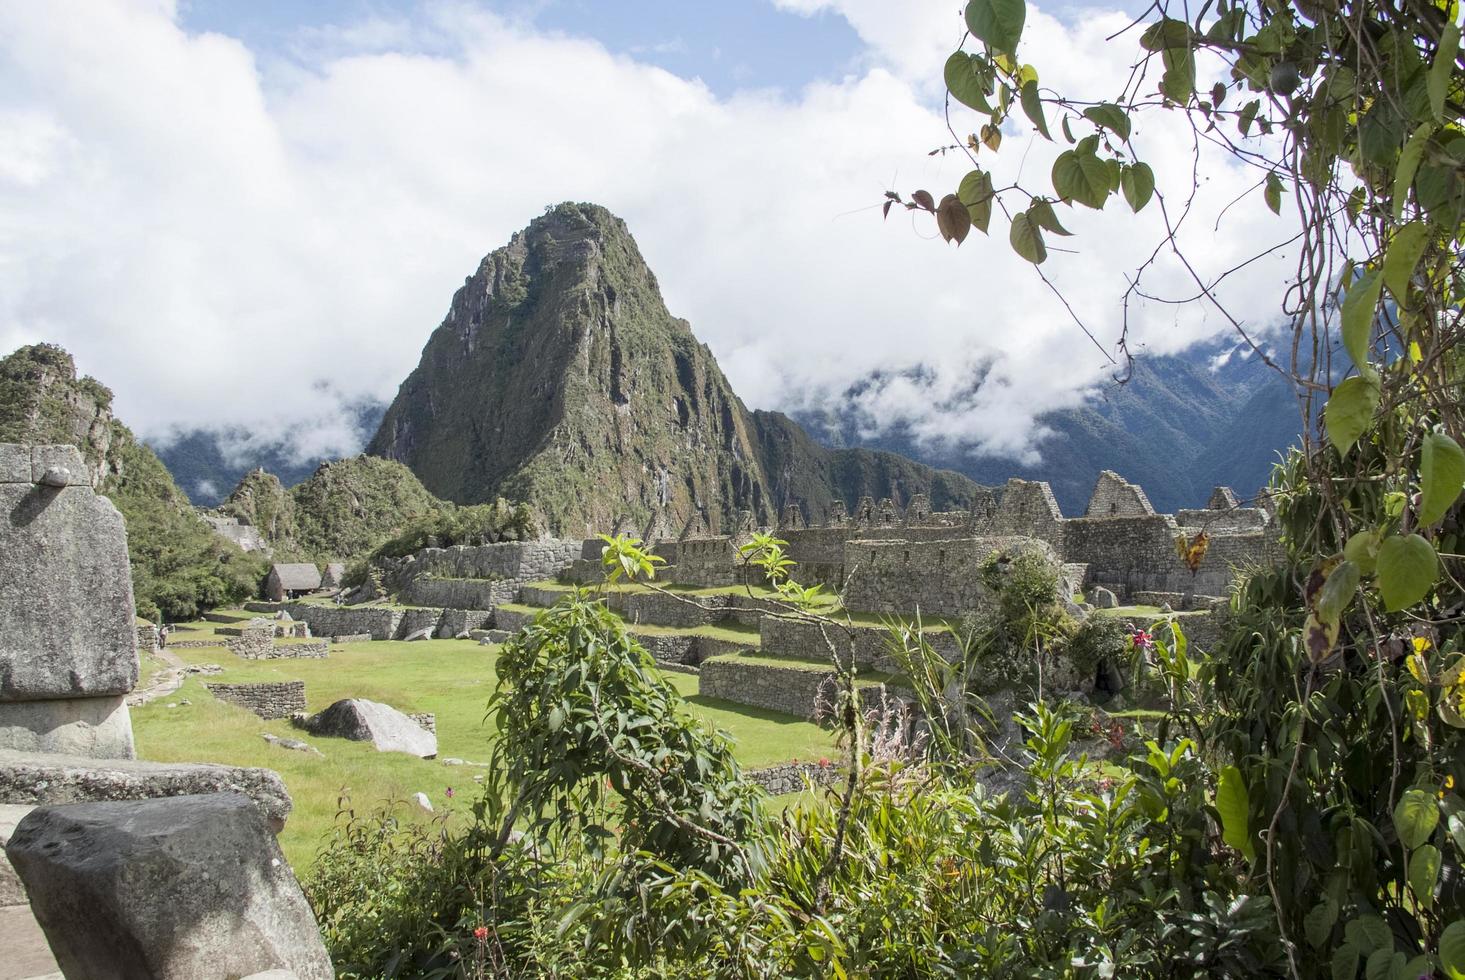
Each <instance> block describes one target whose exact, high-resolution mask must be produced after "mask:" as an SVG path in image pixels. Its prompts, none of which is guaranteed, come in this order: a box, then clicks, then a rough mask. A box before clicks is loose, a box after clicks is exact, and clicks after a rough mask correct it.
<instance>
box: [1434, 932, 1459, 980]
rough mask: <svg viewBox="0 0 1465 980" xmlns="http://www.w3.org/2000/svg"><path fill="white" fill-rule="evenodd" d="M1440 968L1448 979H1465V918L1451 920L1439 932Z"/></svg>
mask: <svg viewBox="0 0 1465 980" xmlns="http://www.w3.org/2000/svg"><path fill="white" fill-rule="evenodd" d="M1440 969H1441V970H1444V971H1445V976H1447V977H1449V980H1465V920H1462V921H1460V922H1451V923H1450V924H1449V925H1447V926H1445V931H1444V932H1442V933H1440Z"/></svg>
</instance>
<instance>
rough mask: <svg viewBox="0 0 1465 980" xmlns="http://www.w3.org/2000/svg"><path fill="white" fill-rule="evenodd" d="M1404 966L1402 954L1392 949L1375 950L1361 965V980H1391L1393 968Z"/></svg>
mask: <svg viewBox="0 0 1465 980" xmlns="http://www.w3.org/2000/svg"><path fill="white" fill-rule="evenodd" d="M1403 966H1404V954H1403V953H1396V952H1394V950H1393V949H1376V950H1374V951H1373V952H1372V953H1370V954H1369V957H1368V960H1367V962H1365V963H1364V965H1363V980H1393V977H1394V970H1395V968H1396V967H1397V968H1402V967H1403Z"/></svg>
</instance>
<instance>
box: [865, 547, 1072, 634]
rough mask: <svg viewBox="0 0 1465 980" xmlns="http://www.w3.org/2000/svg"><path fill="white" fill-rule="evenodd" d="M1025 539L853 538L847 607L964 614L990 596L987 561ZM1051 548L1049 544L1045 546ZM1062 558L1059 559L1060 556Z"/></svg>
mask: <svg viewBox="0 0 1465 980" xmlns="http://www.w3.org/2000/svg"><path fill="white" fill-rule="evenodd" d="M1019 546H1025V547H1039V548H1042V547H1044V546H1043V545H1042V544H1041V543H1040V542H1032V543H1031V544H1026V543H1025V541H1024V539H1021V538H996V537H992V538H959V539H955V540H950V541H904V540H901V541H851V542H849V543H848V544H846V545H845V559H844V563H845V569H846V574H847V575H848V579H847V580H846V583H845V603H844V604H845V606H846V607H847V608H849V609H852V610H855V611H857V612H874V613H885V614H892V615H894V614H898V615H902V616H913V615H914V614H915V612H916V610H917V609H919V610H920V612H921V613H922V614H923V615H926V616H961V615H963V614H965V613H968V612H972V611H973V610H976V609H980V608H982V607H983V606H984V605H985V604H986V603H987V602H988V601H989V600H990V597H989V596H988V593H987V589H986V587H985V586H983V584H982V565H983V563H984V562H986V560H987V559H988V558H989V557H991V555H992V554H993V553H994V552H998V551H1003V550H1007V549H1010V548H1014V547H1019ZM1045 550H1046V549H1045ZM1055 562H1056V559H1055Z"/></svg>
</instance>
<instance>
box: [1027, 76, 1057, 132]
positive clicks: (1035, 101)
mask: <svg viewBox="0 0 1465 980" xmlns="http://www.w3.org/2000/svg"><path fill="white" fill-rule="evenodd" d="M1022 111H1023V112H1025V113H1027V117H1028V118H1029V119H1031V120H1032V121H1033V125H1034V126H1036V127H1038V132H1040V133H1042V134H1043V138H1044V139H1046V140H1050V141H1051V140H1052V139H1053V137H1052V135H1051V134H1049V132H1048V120H1047V119H1045V118H1043V100H1042V99H1041V98H1039V97H1038V83H1037V82H1036V81H1032V82H1024V83H1023V86H1022Z"/></svg>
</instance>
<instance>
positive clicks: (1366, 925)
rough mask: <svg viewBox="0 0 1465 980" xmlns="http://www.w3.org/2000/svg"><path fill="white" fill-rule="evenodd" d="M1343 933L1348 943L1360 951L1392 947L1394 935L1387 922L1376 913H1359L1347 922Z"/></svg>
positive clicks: (1369, 951) (1367, 951)
mask: <svg viewBox="0 0 1465 980" xmlns="http://www.w3.org/2000/svg"><path fill="white" fill-rule="evenodd" d="M1343 933H1344V935H1345V936H1347V937H1348V942H1349V944H1350V945H1352V946H1354V947H1355V948H1357V949H1358V951H1359V952H1361V953H1372V952H1374V951H1376V950H1380V949H1393V948H1394V935H1393V933H1391V932H1390V931H1389V926H1388V923H1386V922H1384V920H1383V919H1381V918H1379V917H1378V916H1376V915H1360V916H1359V917H1358V918H1356V919H1353V920H1352V921H1350V922H1349V923H1348V926H1347V928H1346V929H1344V930H1343Z"/></svg>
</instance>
